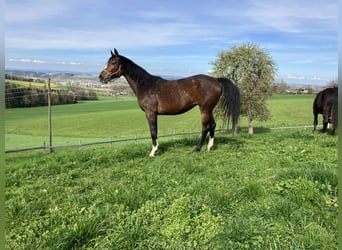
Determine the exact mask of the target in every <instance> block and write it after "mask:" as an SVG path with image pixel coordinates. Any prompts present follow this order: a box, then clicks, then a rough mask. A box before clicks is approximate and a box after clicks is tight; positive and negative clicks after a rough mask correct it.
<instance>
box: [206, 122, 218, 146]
mask: <svg viewBox="0 0 342 250" xmlns="http://www.w3.org/2000/svg"><path fill="white" fill-rule="evenodd" d="M215 128H216V123H215V120H214V118H213V117H211V119H210V120H209V142H208V147H207V150H208V151H210V149H211V148H212V147H213V146H214V134H215Z"/></svg>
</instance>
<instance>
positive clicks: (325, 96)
mask: <svg viewBox="0 0 342 250" xmlns="http://www.w3.org/2000/svg"><path fill="white" fill-rule="evenodd" d="M337 107H338V88H337V87H333V88H326V89H324V90H322V91H320V92H319V93H318V94H317V95H316V97H315V99H314V102H313V115H314V131H315V130H316V127H317V124H318V119H317V118H318V114H322V115H323V129H322V132H325V131H326V129H327V127H328V123H332V128H333V129H332V134H334V133H335V130H336V129H337V125H338V109H337Z"/></svg>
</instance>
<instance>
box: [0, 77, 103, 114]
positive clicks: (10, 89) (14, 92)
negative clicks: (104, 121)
mask: <svg viewBox="0 0 342 250" xmlns="http://www.w3.org/2000/svg"><path fill="white" fill-rule="evenodd" d="M78 100H97V96H96V92H95V91H94V90H88V89H83V88H73V89H69V90H58V89H52V90H51V104H52V105H59V104H72V103H76V102H77V101H78ZM5 104H6V108H22V107H37V106H46V105H47V104H48V90H47V88H37V87H32V86H23V85H19V84H15V83H8V82H6V85H5Z"/></svg>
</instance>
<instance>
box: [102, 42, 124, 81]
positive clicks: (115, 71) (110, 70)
mask: <svg viewBox="0 0 342 250" xmlns="http://www.w3.org/2000/svg"><path fill="white" fill-rule="evenodd" d="M110 53H111V55H112V56H111V57H110V58H109V59H108V62H107V65H106V66H105V67H104V69H103V70H102V71H101V73H100V75H99V78H100V81H101V82H103V83H108V82H109V81H111V80H113V79H115V78H119V77H120V76H121V75H122V73H123V72H122V70H121V63H120V55H119V53H118V51H117V50H116V49H114V53H113V52H112V51H110Z"/></svg>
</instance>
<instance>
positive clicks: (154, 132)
mask: <svg viewBox="0 0 342 250" xmlns="http://www.w3.org/2000/svg"><path fill="white" fill-rule="evenodd" d="M146 118H147V121H148V125H149V127H150V133H151V139H152V150H151V153H150V156H151V157H153V156H155V154H156V152H157V151H158V146H159V144H158V127H157V114H156V113H155V112H150V111H146Z"/></svg>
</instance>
